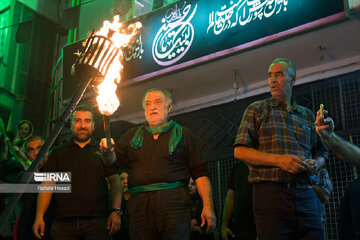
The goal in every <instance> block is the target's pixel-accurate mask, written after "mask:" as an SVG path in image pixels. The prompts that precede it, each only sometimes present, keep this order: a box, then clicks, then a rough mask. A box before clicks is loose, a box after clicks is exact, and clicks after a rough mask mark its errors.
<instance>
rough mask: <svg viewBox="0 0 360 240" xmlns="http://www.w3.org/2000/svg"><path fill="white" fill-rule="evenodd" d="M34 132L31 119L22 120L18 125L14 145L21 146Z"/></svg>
mask: <svg viewBox="0 0 360 240" xmlns="http://www.w3.org/2000/svg"><path fill="white" fill-rule="evenodd" d="M33 132H34V126H33V124H32V122H30V121H29V120H21V121H20V122H19V123H18V125H17V132H16V136H15V138H14V141H13V145H14V146H17V147H19V148H21V147H22V146H23V145H24V142H25V140H26V139H28V138H29V137H31V136H32V135H33Z"/></svg>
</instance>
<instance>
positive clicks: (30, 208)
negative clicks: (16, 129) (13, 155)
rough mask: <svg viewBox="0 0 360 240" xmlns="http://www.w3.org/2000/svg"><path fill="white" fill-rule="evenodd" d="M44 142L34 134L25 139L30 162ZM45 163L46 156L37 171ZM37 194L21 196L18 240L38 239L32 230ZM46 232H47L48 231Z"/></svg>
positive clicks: (37, 170)
mask: <svg viewBox="0 0 360 240" xmlns="http://www.w3.org/2000/svg"><path fill="white" fill-rule="evenodd" d="M43 144H44V140H43V139H42V137H40V136H36V135H32V136H31V137H29V138H28V139H26V140H25V142H24V146H25V155H26V160H27V161H28V162H30V164H31V163H32V162H33V161H34V160H35V159H36V157H37V154H38V153H39V151H40V149H41V147H42V145H43ZM45 163H46V158H44V159H43V160H42V161H41V163H40V165H39V167H38V168H37V169H36V172H39V171H40V172H41V171H42V167H43V166H44V164H45ZM28 174H33V173H28ZM37 195H38V194H37V193H25V194H24V195H23V196H22V198H21V203H22V208H21V212H20V215H19V218H18V222H17V228H16V235H17V236H16V239H17V240H35V239H36V237H35V236H34V234H33V231H32V226H33V223H34V220H35V215H36V208H34V206H36V199H37ZM45 218H46V217H45ZM46 220H47V219H46ZM47 227H48V226H47ZM45 232H46V233H47V231H45ZM45 235H46V234H45Z"/></svg>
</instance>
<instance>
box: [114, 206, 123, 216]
mask: <svg viewBox="0 0 360 240" xmlns="http://www.w3.org/2000/svg"><path fill="white" fill-rule="evenodd" d="M111 212H116V213H117V214H118V215H119V216H121V215H122V210H121V208H113V209H112V210H111Z"/></svg>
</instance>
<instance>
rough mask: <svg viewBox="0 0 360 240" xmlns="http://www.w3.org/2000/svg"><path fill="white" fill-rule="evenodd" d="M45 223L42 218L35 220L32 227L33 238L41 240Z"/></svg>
mask: <svg viewBox="0 0 360 240" xmlns="http://www.w3.org/2000/svg"><path fill="white" fill-rule="evenodd" d="M44 229H45V222H44V219H43V218H36V219H35V222H34V225H33V233H34V235H35V237H37V238H39V239H41V238H42V237H43V236H44Z"/></svg>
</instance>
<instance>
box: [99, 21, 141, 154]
mask: <svg viewBox="0 0 360 240" xmlns="http://www.w3.org/2000/svg"><path fill="white" fill-rule="evenodd" d="M119 20H120V19H119V16H115V17H114V21H113V22H112V23H110V22H108V21H105V22H104V25H103V27H102V28H101V29H100V30H99V31H98V32H97V33H96V36H101V37H102V38H105V39H107V40H108V41H109V42H110V43H111V45H112V46H111V48H112V49H111V50H108V51H105V52H103V53H102V52H100V51H101V50H102V49H99V50H98V51H99V52H98V53H97V55H99V56H106V55H107V52H114V56H112V57H111V58H112V60H113V61H112V63H111V64H110V66H109V67H108V70H107V72H106V74H104V75H103V76H104V80H103V81H102V83H101V84H99V86H98V96H97V98H96V100H97V102H98V105H99V111H100V113H101V114H102V115H103V120H104V131H105V135H106V141H107V146H108V149H109V150H110V151H111V150H112V144H111V133H110V116H111V115H112V114H113V113H114V112H115V111H116V109H117V108H118V107H119V105H120V102H119V100H118V98H117V95H116V88H117V84H118V83H119V82H120V79H121V78H120V72H121V70H122V69H123V66H122V64H121V58H122V55H123V52H122V51H121V48H122V47H125V46H126V45H127V44H128V43H129V41H130V39H131V38H132V37H133V36H134V35H135V34H136V33H137V31H138V29H139V28H140V27H141V23H139V22H137V23H134V24H132V25H130V26H129V27H128V29H129V30H130V31H131V33H130V34H126V33H125V31H123V30H122V24H121V23H120V21H119Z"/></svg>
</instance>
